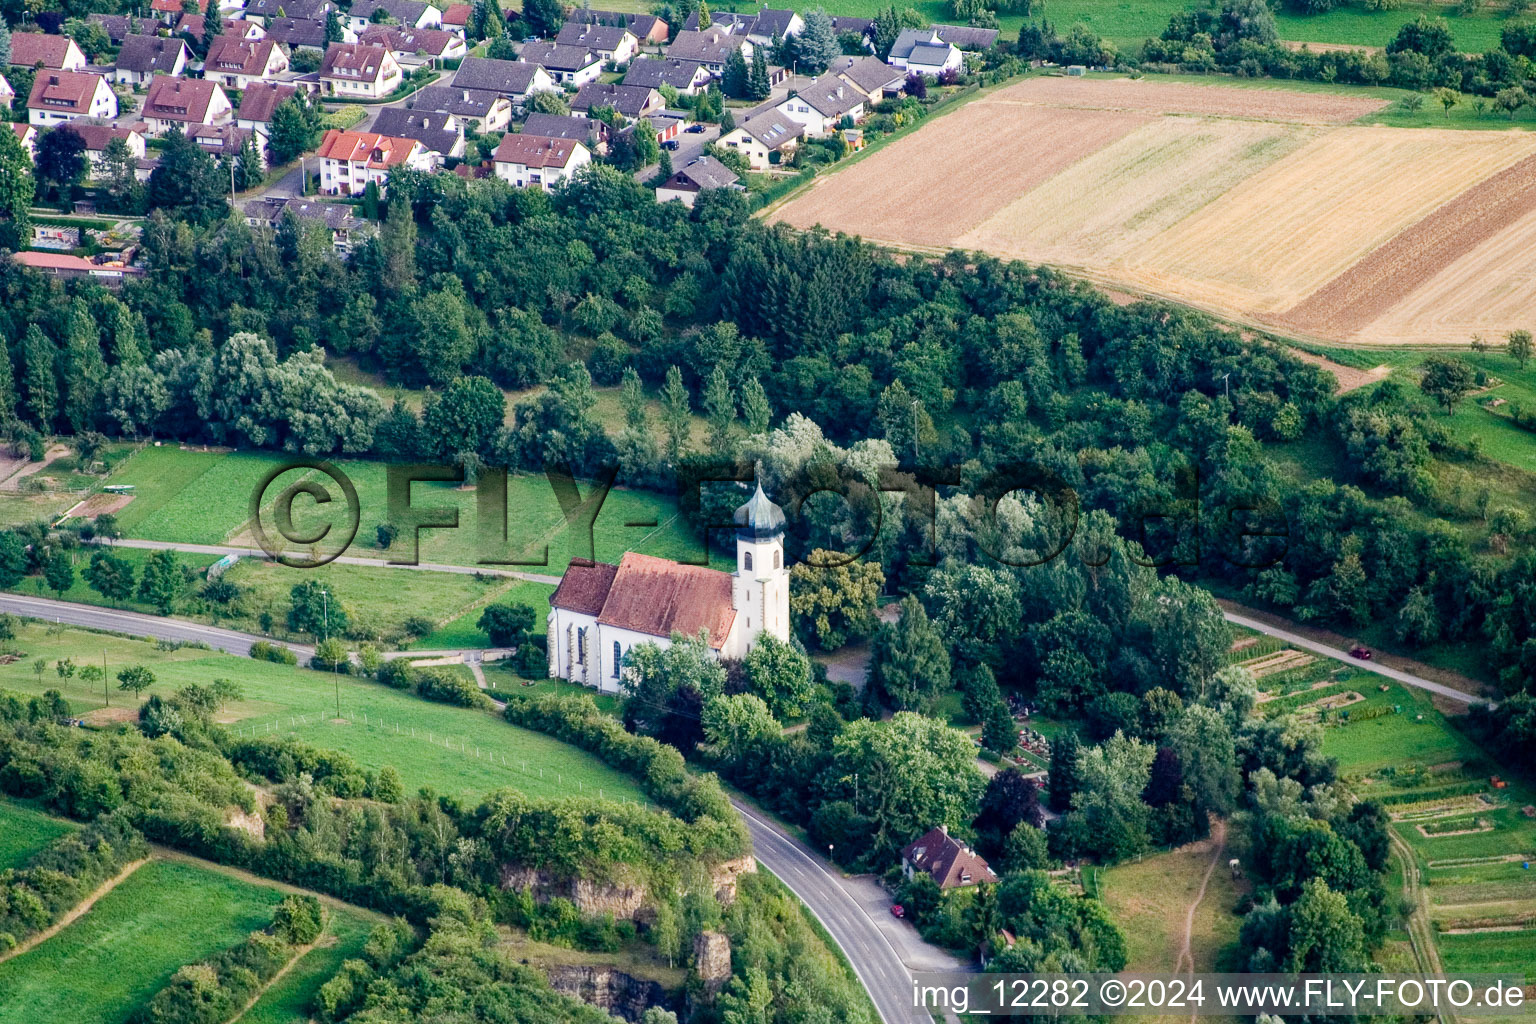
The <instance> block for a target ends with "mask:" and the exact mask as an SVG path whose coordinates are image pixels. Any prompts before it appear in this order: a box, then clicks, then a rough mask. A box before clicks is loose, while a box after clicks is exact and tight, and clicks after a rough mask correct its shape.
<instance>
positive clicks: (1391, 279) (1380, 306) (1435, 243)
mask: <svg viewBox="0 0 1536 1024" xmlns="http://www.w3.org/2000/svg"><path fill="white" fill-rule="evenodd" d="M1532 211H1536V156H1529V157H1526V158H1525V159H1524V160H1521V161H1520V162H1519V163H1517V164H1515V165H1514V166H1512V167H1508V168H1505V169H1504V170H1502V171H1500V172H1498V173H1497V174H1494V175H1491V176H1490V177H1488V178H1485V179H1483V180H1482V181H1480V182H1478V183H1477V184H1476V185H1473V186H1472V187H1471V188H1469V189H1467V190H1466V191H1465V192H1463V193H1462V194H1461V195H1460V196H1458V197H1457V198H1455V199H1453V200H1452V201H1451V202H1449V203H1447V204H1446V205H1444V206H1442V207H1440V208H1439V209H1438V210H1436V211H1435V212H1433V213H1431V214H1430V215H1429V216H1427V217H1425V218H1423V219H1422V220H1420V221H1419V222H1418V223H1416V224H1414V225H1413V226H1412V227H1409V228H1408V229H1407V230H1405V231H1402V232H1400V233H1399V234H1398V235H1397V236H1396V237H1394V238H1392V239H1391V240H1390V241H1389V242H1387V243H1386V244H1385V245H1382V246H1380V247H1378V248H1376V249H1375V250H1373V251H1372V252H1370V253H1368V254H1367V255H1366V256H1365V258H1364V259H1362V260H1360V261H1359V262H1358V263H1356V264H1355V265H1354V266H1353V267H1350V268H1349V269H1348V270H1347V271H1345V272H1344V273H1343V274H1340V275H1339V276H1338V277H1335V278H1334V279H1333V280H1332V281H1329V282H1328V283H1327V284H1325V285H1324V286H1323V287H1322V288H1319V289H1318V290H1317V291H1315V292H1313V293H1312V294H1311V295H1309V296H1307V297H1306V298H1305V299H1304V300H1302V301H1301V302H1300V303H1298V304H1297V305H1295V306H1293V307H1291V308H1290V309H1288V310H1286V311H1285V312H1284V313H1282V314H1280V319H1281V320H1282V321H1283V322H1285V323H1287V324H1289V325H1291V326H1294V327H1298V328H1300V329H1302V330H1308V331H1320V332H1321V331H1326V332H1327V333H1329V334H1344V333H1352V332H1354V331H1357V330H1359V329H1360V328H1362V327H1364V326H1365V325H1366V324H1368V323H1370V322H1371V321H1372V320H1375V319H1376V318H1377V317H1378V316H1380V315H1381V314H1382V313H1384V312H1385V311H1386V310H1387V309H1389V308H1390V307H1391V306H1393V305H1395V304H1397V303H1398V302H1400V301H1402V300H1403V299H1405V298H1407V297H1408V295H1409V294H1410V293H1412V292H1413V291H1414V290H1415V289H1417V288H1419V287H1420V286H1422V285H1424V284H1426V283H1427V282H1428V281H1429V280H1430V279H1431V278H1433V277H1434V276H1435V275H1436V274H1438V273H1439V272H1440V271H1441V270H1442V269H1443V268H1445V267H1446V266H1447V265H1448V264H1450V263H1451V262H1452V261H1453V260H1456V259H1458V258H1459V257H1461V256H1463V255H1465V254H1466V253H1468V252H1471V251H1472V250H1473V249H1474V248H1476V247H1477V246H1478V245H1481V244H1482V243H1483V242H1485V241H1487V240H1488V239H1489V238H1492V237H1493V235H1494V234H1496V233H1497V232H1499V231H1501V230H1502V229H1504V228H1505V227H1506V226H1507V225H1509V224H1511V223H1513V222H1514V221H1516V220H1518V219H1520V218H1521V217H1524V216H1525V215H1526V214H1528V213H1531V212H1532Z"/></svg>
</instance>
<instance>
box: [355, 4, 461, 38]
mask: <svg viewBox="0 0 1536 1024" xmlns="http://www.w3.org/2000/svg"><path fill="white" fill-rule="evenodd" d="M379 18H388V19H389V20H390V21H391V22H393V23H394V24H396V25H400V26H402V27H404V28H442V27H443V12H442V11H441V10H439V9H438V8H436V7H433V6H432V5H431V4H428V3H423V2H422V0H356V2H355V3H353V5H352V7H351V9H350V10H348V11H347V25H348V27H349V28H351V29H352V31H353V32H362V31H363V29H365V28H367V27H368V26H369V25H377V24H379V21H378V19H379Z"/></svg>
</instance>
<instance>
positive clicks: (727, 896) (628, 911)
mask: <svg viewBox="0 0 1536 1024" xmlns="http://www.w3.org/2000/svg"><path fill="white" fill-rule="evenodd" d="M756 870H757V861H755V860H753V859H752V858H751V857H741V858H738V859H736V860H730V861H725V862H723V863H721V864H718V865H716V866H715V867H714V869H713V870H712V871H711V872H710V884H711V885H712V886H713V887H714V890H715V899H717V900H719V901H720V903H721V904H722V905H726V906H728V905H730V904H731V903H732V902H734V901H735V899H736V880H737V879H738V878H740V877H741V876H742V875H743V874H745V873H747V872H749V871H756ZM501 886H502V888H503V889H528V890H530V891H531V892H532V893H533V898H534V899H536V900H538V901H539V902H540V903H545V902H548V901H549V900H552V899H554V898H556V897H561V898H564V899H568V900H570V901H571V902H572V903H574V904H576V907H577V909H579V910H580V911H581V912H582V913H583V914H589V915H593V916H601V915H603V914H612V915H613V918H614V920H616V921H636V922H639V923H641V924H646V923H649V920H650V916H651V915H650V908H649V907H647V906H646V897H647V896H648V893H647V891H646V887H645V884H644V883H643V882H641V881H639V880H632V881H613V882H594V881H589V880H587V879H584V878H555V877H552V876H551V875H550V874H549V873H548V872H545V871H541V870H539V869H538V868H525V867H518V866H517V865H514V864H504V865H502V868H501Z"/></svg>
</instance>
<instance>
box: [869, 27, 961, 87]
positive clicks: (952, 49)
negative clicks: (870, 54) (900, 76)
mask: <svg viewBox="0 0 1536 1024" xmlns="http://www.w3.org/2000/svg"><path fill="white" fill-rule="evenodd" d="M886 63H888V64H890V65H891V67H894V68H901V69H902V70H903V71H905V72H907V73H908V74H913V75H923V76H924V77H926V78H937V77H938V76H940V75H942V74H944V72H946V71H958V70H960V68H961V67H962V66H963V64H964V63H965V58H964V57H962V56H961V55H960V48H959V47H957V46H956V45H955V44H953V43H946V42H945V41H944V40H943V39H941V38H939V33H938V32H937V31H936V30H935V29H931V28H904V29H902V30H901V34H900V35H899V36H897V37H896V42H894V43H892V44H891V54H890V56H889V57H887V58H886Z"/></svg>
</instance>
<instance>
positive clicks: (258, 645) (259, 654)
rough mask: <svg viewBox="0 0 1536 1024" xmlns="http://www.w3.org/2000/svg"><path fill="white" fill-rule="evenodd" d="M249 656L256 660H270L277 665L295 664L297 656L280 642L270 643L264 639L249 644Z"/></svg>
mask: <svg viewBox="0 0 1536 1024" xmlns="http://www.w3.org/2000/svg"><path fill="white" fill-rule="evenodd" d="M251 657H253V658H255V659H256V660H257V661H271V662H276V663H277V664H279V665H297V664H298V663H299V656H298V655H297V654H294V653H293V652H292V651H290V650H289V649H288V648H286V647H284V646H283V645H282V644H271V643H268V642H267V641H265V640H257V641H256V642H255V643H253V644H251Z"/></svg>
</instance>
